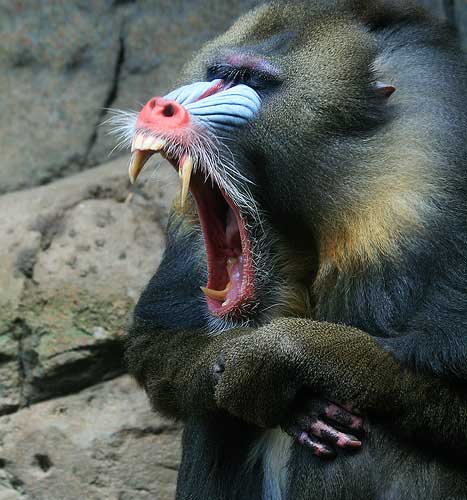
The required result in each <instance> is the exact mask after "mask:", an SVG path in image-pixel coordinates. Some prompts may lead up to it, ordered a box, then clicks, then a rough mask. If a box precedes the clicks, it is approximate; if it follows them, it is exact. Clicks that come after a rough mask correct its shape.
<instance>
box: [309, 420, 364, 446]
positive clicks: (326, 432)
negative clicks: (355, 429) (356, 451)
mask: <svg viewBox="0 0 467 500" xmlns="http://www.w3.org/2000/svg"><path fill="white" fill-rule="evenodd" d="M310 433H311V434H313V435H314V436H316V437H318V438H321V439H322V440H324V441H326V442H329V443H331V444H333V445H336V446H338V447H339V448H360V446H362V442H361V441H360V440H359V439H357V438H356V437H355V436H353V435H352V434H346V433H344V432H341V431H338V430H337V429H334V427H331V426H330V425H328V424H327V423H326V422H323V421H322V420H315V421H313V422H312V423H311V425H310V430H309V431H308V434H310Z"/></svg>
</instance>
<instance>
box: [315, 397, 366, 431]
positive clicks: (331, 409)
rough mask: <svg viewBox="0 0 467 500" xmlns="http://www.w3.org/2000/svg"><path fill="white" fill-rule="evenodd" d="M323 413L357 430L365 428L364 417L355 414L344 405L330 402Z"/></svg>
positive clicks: (330, 418)
mask: <svg viewBox="0 0 467 500" xmlns="http://www.w3.org/2000/svg"><path fill="white" fill-rule="evenodd" d="M323 415H324V416H325V417H326V418H328V419H329V420H332V421H334V422H336V423H338V424H340V425H342V426H344V427H346V428H349V429H353V430H356V431H361V430H363V419H362V418H361V417H358V416H357V415H353V414H352V413H350V412H349V411H347V410H346V409H344V408H342V406H338V405H336V404H335V403H328V404H327V405H326V406H325V408H324V413H323Z"/></svg>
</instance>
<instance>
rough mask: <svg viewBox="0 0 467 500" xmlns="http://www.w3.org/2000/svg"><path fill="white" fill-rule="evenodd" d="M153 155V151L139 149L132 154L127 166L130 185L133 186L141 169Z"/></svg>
mask: <svg viewBox="0 0 467 500" xmlns="http://www.w3.org/2000/svg"><path fill="white" fill-rule="evenodd" d="M153 154H154V152H153V151H141V150H139V149H137V150H136V151H134V152H133V154H132V155H131V158H130V164H129V165H128V176H129V177H130V182H131V183H132V184H134V182H135V181H136V179H137V178H138V175H139V173H140V172H141V170H142V169H143V167H144V164H145V163H146V162H147V161H148V159H149V157H150V156H152V155H153Z"/></svg>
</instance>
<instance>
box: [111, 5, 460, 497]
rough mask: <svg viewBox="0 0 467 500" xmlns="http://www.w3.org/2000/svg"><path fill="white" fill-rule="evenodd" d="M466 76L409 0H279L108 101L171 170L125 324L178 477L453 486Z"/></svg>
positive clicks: (432, 489) (199, 488)
mask: <svg viewBox="0 0 467 500" xmlns="http://www.w3.org/2000/svg"><path fill="white" fill-rule="evenodd" d="M466 81H467V80H466V67H465V62H464V58H463V56H462V54H461V53H460V50H459V47H458V43H457V40H456V38H455V36H454V34H453V32H452V31H451V30H450V28H449V27H448V26H447V25H445V24H443V23H442V22H441V21H435V20H433V19H431V18H430V17H429V16H428V15H427V14H426V13H425V12H424V11H423V10H421V9H419V8H418V7H413V6H412V5H411V4H409V3H407V2H395V1H392V2H379V1H376V2H375V1H372V2H370V1H364V0H362V1H355V2H350V1H340V2H337V1H336V2H334V1H326V2H324V1H323V2H320V1H309V2H291V3H285V2H281V3H276V4H267V5H265V6H262V7H259V8H258V9H256V10H255V11H253V12H251V13H249V14H247V15H246V16H244V17H243V18H241V19H240V20H239V21H238V22H237V23H235V24H234V26H233V27H232V28H231V29H229V30H228V31H227V32H226V33H225V34H224V35H221V36H220V37H219V38H217V39H216V40H214V41H213V42H211V43H209V44H207V45H206V46H205V47H204V48H203V49H202V50H201V51H200V52H199V53H198V54H197V55H196V57H195V58H194V59H193V60H192V61H191V63H189V64H188V65H187V66H186V68H185V70H184V72H183V74H182V75H181V78H180V82H179V83H178V84H177V85H175V86H174V88H176V90H175V91H173V92H171V93H170V94H168V95H167V96H166V97H165V98H159V97H158V98H155V99H151V100H150V101H149V102H148V103H147V104H146V105H145V107H144V108H143V110H142V111H141V113H140V114H138V115H131V114H128V115H122V116H123V117H124V118H123V119H122V120H123V121H120V122H119V125H120V126H121V125H122V123H124V122H125V120H127V122H128V123H127V129H128V131H129V132H128V139H129V141H130V142H132V159H131V162H130V177H131V178H132V180H135V179H136V177H137V176H138V174H139V172H140V171H141V169H142V167H143V166H144V164H145V162H146V161H147V160H148V159H149V157H150V156H151V155H153V154H155V153H161V154H162V155H163V156H164V157H166V158H167V159H168V160H169V161H170V162H171V163H172V165H173V166H174V167H175V169H176V170H177V171H178V173H179V175H180V178H181V184H182V187H181V195H180V198H179V200H177V201H176V203H175V205H174V208H173V211H172V214H171V216H170V221H169V226H168V230H167V247H166V250H165V254H164V257H163V260H162V263H161V265H160V266H159V268H158V270H157V272H156V274H155V275H154V276H153V278H152V279H151V280H150V282H149V284H148V286H147V287H146V289H145V290H144V291H143V293H142V295H141V297H140V299H139V302H138V304H137V306H136V308H135V311H134V314H133V316H132V320H131V324H130V326H129V329H128V335H127V339H126V346H125V357H126V361H127V364H128V367H129V370H130V372H131V373H132V374H133V376H134V377H135V378H136V379H137V381H138V382H139V383H140V384H141V386H142V387H144V389H145V390H146V392H147V395H148V397H149V399H150V402H151V404H152V406H153V408H154V409H155V410H157V411H160V412H162V413H164V414H166V415H168V416H171V417H174V418H178V419H181V420H183V421H184V424H185V430H184V437H183V456H182V463H181V468H180V472H179V480H178V486H177V498H178V499H190V500H193V499H200V500H201V499H203V500H205V499H212V500H219V499H220V500H223V499H225V500H227V499H229V500H230V499H242V500H245V499H246V500H253V499H257V500H259V499H261V500H263V499H265V498H268V499H269V498H270V499H273V500H276V499H287V500H305V499H306V500H309V499H320V500H326V499H342V500H344V499H345V500H348V499H358V500H360V499H380V498H397V499H403V500H404V499H407V500H412V499H415V498H427V499H428V498H429V499H435V500H437V499H440V500H441V499H443V500H444V499H446V498H449V499H466V498H467V452H466V450H467V389H466V380H467V217H466V216H465V214H466V213H467V171H466V169H465V165H466V164H467V151H466V148H467V146H466V142H467V141H465V130H466V125H467V120H466V109H467V96H466V89H467V85H466ZM120 130H123V129H122V128H121V127H120ZM200 287H202V289H200ZM330 458H333V459H332V460H330Z"/></svg>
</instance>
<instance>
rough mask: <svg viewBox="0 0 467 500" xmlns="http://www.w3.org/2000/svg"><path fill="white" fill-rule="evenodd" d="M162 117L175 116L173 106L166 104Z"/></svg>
mask: <svg viewBox="0 0 467 500" xmlns="http://www.w3.org/2000/svg"><path fill="white" fill-rule="evenodd" d="M162 114H163V115H164V116H167V117H170V116H173V115H174V114H175V106H174V105H173V104H170V103H169V104H166V105H165V106H164V109H163V110H162Z"/></svg>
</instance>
